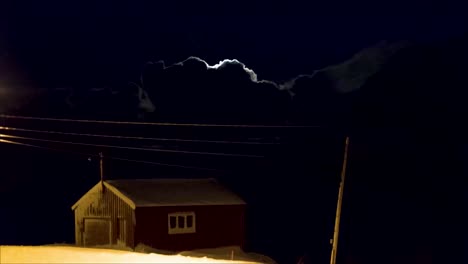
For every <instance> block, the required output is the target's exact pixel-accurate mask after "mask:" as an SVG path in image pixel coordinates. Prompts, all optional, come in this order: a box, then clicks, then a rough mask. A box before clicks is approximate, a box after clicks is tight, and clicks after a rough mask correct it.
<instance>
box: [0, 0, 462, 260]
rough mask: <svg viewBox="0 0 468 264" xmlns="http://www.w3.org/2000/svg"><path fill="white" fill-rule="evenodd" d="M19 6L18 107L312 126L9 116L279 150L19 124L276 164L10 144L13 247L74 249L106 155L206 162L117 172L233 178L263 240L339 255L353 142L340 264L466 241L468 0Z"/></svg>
mask: <svg viewBox="0 0 468 264" xmlns="http://www.w3.org/2000/svg"><path fill="white" fill-rule="evenodd" d="M4 7H5V8H1V11H0V12H1V13H0V15H1V18H0V19H1V20H0V22H1V23H0V30H1V31H0V111H1V112H2V113H5V114H13V115H24V116H38V117H57V118H70V119H93V120H120V121H147V122H174V123H207V124H245V125H247V124H248V125H281V126H297V125H303V126H309V127H300V128H298V127H296V128H291V127H288V128H281V127H276V128H259V127H256V128H255V127H253V128H252V127H251V128H238V127H237V128H233V127H225V128H222V127H221V128H220V127H171V126H162V127H160V126H151V125H104V124H94V123H91V124H90V123H85V124H82V123H75V122H55V121H40V120H23V119H14V118H6V117H3V118H1V120H0V122H1V124H0V125H1V126H8V127H16V128H24V129H32V130H46V131H64V132H72V133H91V134H93V133H94V134H107V135H126V136H139V137H153V138H179V139H195V140H203V141H206V140H211V141H213V140H214V141H231V142H232V141H250V142H262V143H278V144H263V145H260V144H250V145H249V144H218V143H206V142H205V143H196V142H173V141H170V142H149V141H138V140H129V139H128V140H123V139H115V138H114V139H112V138H106V139H103V138H90V137H79V136H70V135H63V134H62V135H59V134H45V133H43V134H37V133H32V132H27V131H6V130H1V131H0V133H4V134H8V135H15V136H21V137H29V138H36V139H46V140H56V141H67V142H86V143H89V144H107V145H124V146H133V147H139V148H141V147H147V148H148V147H155V148H159V149H172V150H174V149H176V150H186V151H192V152H195V151H198V152H217V153H237V154H244V155H245V154H249V155H254V154H255V155H260V156H264V157H263V158H252V157H223V156H215V155H211V156H210V155H196V154H175V153H159V152H148V151H146V152H145V151H137V150H123V149H112V148H103V147H101V148H96V147H91V146H78V145H70V144H68V145H67V144H60V143H57V142H55V143H54V142H46V141H33V140H28V139H25V138H23V139H18V138H17V139H11V140H14V141H15V142H21V143H27V144H33V145H34V146H41V147H45V148H46V149H44V148H42V149H41V148H37V147H31V146H29V147H28V146H24V145H23V146H20V145H12V144H1V145H0V153H1V155H2V159H1V162H0V164H1V166H2V173H1V174H0V179H1V182H0V200H1V201H2V202H1V203H0V216H1V220H0V244H2V245H3V244H22V245H27V244H32V245H36V244H51V243H62V242H66V243H72V242H73V241H74V237H73V236H74V229H73V228H74V225H73V215H72V211H71V210H70V207H71V205H73V203H74V202H75V201H76V200H77V199H79V198H80V196H81V195H82V194H84V193H85V192H86V191H87V190H88V189H89V188H90V187H91V186H93V185H94V184H95V182H96V181H98V180H99V174H98V172H99V170H98V160H97V159H96V158H95V157H91V156H93V155H97V153H98V152H99V151H104V152H105V155H107V156H109V157H120V158H125V159H132V160H139V161H150V162H158V163H165V164H176V165H180V166H192V167H198V168H205V169H195V168H181V167H174V166H172V167H171V166H162V165H156V164H144V163H141V162H140V163H137V162H129V161H122V160H120V161H119V160H116V159H111V158H109V159H108V160H106V170H105V171H106V175H108V177H109V178H143V177H148V178H149V177H155V176H156V177H179V176H182V177H217V178H219V179H220V180H221V181H222V182H224V183H225V184H226V185H228V186H229V187H231V188H232V189H234V190H235V191H236V192H238V193H239V194H240V195H241V196H242V197H244V198H245V199H246V201H247V203H248V204H249V213H248V215H249V216H248V217H249V218H248V221H247V223H248V250H251V251H255V252H259V253H264V254H266V255H269V256H271V257H273V258H274V259H276V260H277V261H278V262H279V263H292V262H296V261H297V260H298V259H299V258H300V257H301V256H303V255H304V254H305V255H307V258H308V260H310V261H311V263H327V261H329V254H330V249H331V247H330V245H329V239H330V238H331V237H332V232H333V221H334V212H335V208H336V196H337V191H338V183H339V174H340V170H341V162H342V155H343V153H342V152H343V148H344V138H345V136H350V137H351V146H350V153H349V155H350V156H349V157H350V158H349V167H348V181H347V183H346V187H345V198H344V204H343V218H342V233H341V238H340V246H339V250H338V252H339V253H338V254H339V257H338V260H339V261H342V263H431V262H430V261H431V260H432V261H434V260H435V259H436V258H437V257H436V255H435V254H434V249H435V248H437V249H441V250H442V251H445V250H446V249H447V250H452V249H451V248H450V247H452V245H454V244H456V245H463V241H462V240H454V239H453V237H452V236H453V234H452V233H450V234H449V232H448V231H446V229H444V228H441V230H445V231H438V230H439V228H438V227H445V226H453V225H457V224H458V223H459V221H460V220H458V219H462V215H454V214H453V213H452V209H454V208H458V209H460V208H466V206H465V207H463V206H462V205H463V203H464V202H465V201H466V196H463V191H462V190H461V188H462V185H461V184H460V183H461V182H462V180H461V179H463V178H464V177H465V176H466V167H464V165H463V164H466V157H467V156H466V155H467V153H466V139H463V136H464V133H465V132H466V129H465V128H464V127H465V126H464V120H465V119H466V114H467V113H468V109H467V107H466V103H465V102H466V95H467V92H466V91H467V88H468V79H467V77H466V73H467V72H468V71H467V66H468V28H467V26H466V25H468V21H466V20H467V19H466V18H464V17H463V16H462V15H463V13H462V11H463V10H464V8H463V7H462V6H454V5H451V4H449V3H448V2H447V3H445V4H442V3H440V4H436V3H427V1H413V2H411V3H407V2H403V1H384V2H382V1H380V2H375V3H370V2H366V1H362V2H349V1H317V2H311V1H307V3H306V1H303V2H299V1H287V3H272V1H254V2H251V1H217V2H207V1H167V2H163V1H100V2H99V3H96V2H84V1H31V2H25V1H14V2H12V3H8V4H5V5H4ZM225 59H229V61H224V60H225ZM222 61H224V62H223V63H220V62H222ZM218 63H220V64H219V65H217V66H215V65H216V64H218ZM5 139H6V138H5ZM52 149H55V150H52ZM77 152H79V153H86V155H81V154H78V153H77ZM89 157H91V158H89ZM207 168H209V169H216V171H213V170H206V169H207ZM457 211H458V212H461V213H463V212H462V211H463V210H457ZM436 227H437V228H436ZM436 230H437V231H436ZM458 239H462V238H460V237H458ZM456 241H460V243H458V242H456ZM465 247H466V245H465ZM452 257H455V256H454V255H453V254H450V255H448V254H445V255H444V257H443V258H442V260H443V262H444V263H451V259H450V258H452ZM376 260H378V261H376Z"/></svg>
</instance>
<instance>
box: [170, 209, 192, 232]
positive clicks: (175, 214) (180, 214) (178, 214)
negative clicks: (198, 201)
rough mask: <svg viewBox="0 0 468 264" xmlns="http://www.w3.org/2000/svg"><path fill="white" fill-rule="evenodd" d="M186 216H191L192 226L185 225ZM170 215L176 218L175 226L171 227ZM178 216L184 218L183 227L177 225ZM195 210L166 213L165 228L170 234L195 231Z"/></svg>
mask: <svg viewBox="0 0 468 264" xmlns="http://www.w3.org/2000/svg"><path fill="white" fill-rule="evenodd" d="M187 216H191V217H192V226H191V227H187ZM171 217H175V218H176V227H175V228H171ZM179 217H183V219H184V228H180V227H179ZM195 226H196V221H195V212H175V213H170V214H168V215H167V229H168V233H169V234H170V235H173V234H190V233H195V232H196V228H195Z"/></svg>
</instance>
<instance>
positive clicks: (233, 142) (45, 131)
mask: <svg viewBox="0 0 468 264" xmlns="http://www.w3.org/2000/svg"><path fill="white" fill-rule="evenodd" d="M0 130H12V131H23V132H32V133H42V134H57V135H69V136H84V137H102V138H115V139H132V140H152V141H174V142H193V143H214V144H246V145H280V143H278V142H249V141H228V140H204V139H180V138H153V137H135V136H116V135H104V134H86V133H85V134H83V133H72V132H61V131H47V130H36V129H26V128H18V127H6V126H0Z"/></svg>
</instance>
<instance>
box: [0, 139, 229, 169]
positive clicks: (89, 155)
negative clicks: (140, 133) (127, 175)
mask: <svg viewBox="0 0 468 264" xmlns="http://www.w3.org/2000/svg"><path fill="white" fill-rule="evenodd" d="M0 143H7V144H13V145H20V146H26V147H33V148H39V149H46V150H53V151H58V152H65V153H69V154H78V155H84V156H87V157H99V155H96V154H88V153H82V152H74V151H68V150H62V149H56V148H50V147H44V146H38V145H33V144H26V143H21V142H16V141H12V140H6V139H0ZM106 158H108V159H113V160H120V161H128V162H136V163H144V164H150V165H157V166H166V167H175V168H183V169H193V170H206V171H223V170H219V169H212V168H203V167H197V166H186V165H178V164H169V163H161V162H153V161H146V160H135V159H126V158H120V157H114V156H106Z"/></svg>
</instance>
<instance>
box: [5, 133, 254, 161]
mask: <svg viewBox="0 0 468 264" xmlns="http://www.w3.org/2000/svg"><path fill="white" fill-rule="evenodd" d="M1 137H6V138H15V139H24V140H33V141H43V142H51V143H60V144H71V145H82V146H92V147H103V148H116V149H128V150H143V151H153V152H165V153H177V154H194V155H211V156H228V157H247V158H263V156H259V155H248V154H232V153H220V152H201V151H187V150H173V149H157V148H139V147H128V146H115V145H104V144H90V143H81V142H70V141H59V140H50V139H42V138H31V137H22V136H13V135H6V134H0V138H1Z"/></svg>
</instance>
